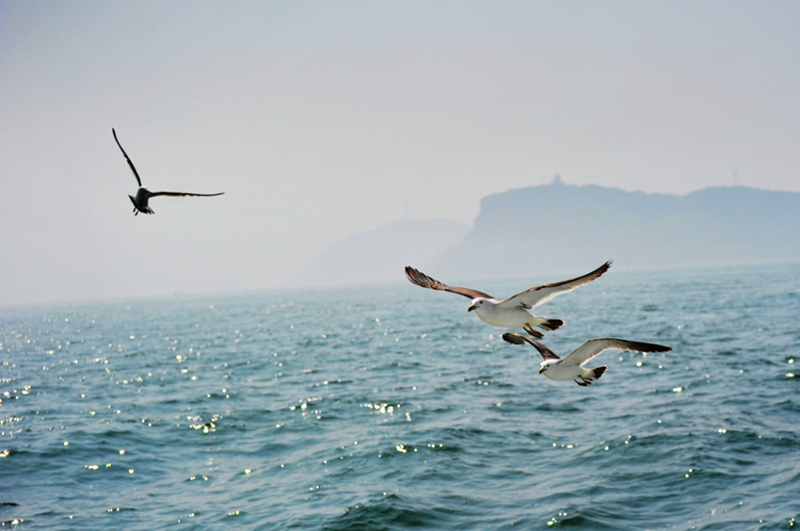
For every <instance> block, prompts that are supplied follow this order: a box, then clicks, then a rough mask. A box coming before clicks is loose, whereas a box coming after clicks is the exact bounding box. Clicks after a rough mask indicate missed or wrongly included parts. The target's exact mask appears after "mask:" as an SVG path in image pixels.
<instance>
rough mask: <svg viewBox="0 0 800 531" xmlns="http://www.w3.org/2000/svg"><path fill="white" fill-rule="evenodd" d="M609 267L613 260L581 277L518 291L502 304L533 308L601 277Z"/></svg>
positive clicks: (524, 308) (525, 308) (501, 304)
mask: <svg viewBox="0 0 800 531" xmlns="http://www.w3.org/2000/svg"><path fill="white" fill-rule="evenodd" d="M609 267H611V260H609V261H608V262H606V263H605V264H603V265H601V266H600V267H598V268H597V269H595V270H594V271H592V272H591V273H587V274H585V275H583V276H581V277H577V278H573V279H570V280H562V281H561V282H553V283H552V284H544V285H542V286H536V287H533V288H530V289H526V290H525V291H523V292H521V293H517V294H516V295H514V296H513V297H509V298H508V299H506V300H504V301H503V302H502V303H500V306H506V307H516V308H522V309H523V310H531V309H533V308H535V307H536V306H539V305H540V304H542V303H545V302H547V301H549V300H550V299H552V298H553V297H557V296H558V295H562V294H564V293H567V292H570V291H572V290H574V289H575V288H577V287H579V286H583V285H584V284H588V283H589V282H591V281H592V280H595V279H597V278H600V276H601V275H602V274H603V273H605V272H606V271H608V268H609Z"/></svg>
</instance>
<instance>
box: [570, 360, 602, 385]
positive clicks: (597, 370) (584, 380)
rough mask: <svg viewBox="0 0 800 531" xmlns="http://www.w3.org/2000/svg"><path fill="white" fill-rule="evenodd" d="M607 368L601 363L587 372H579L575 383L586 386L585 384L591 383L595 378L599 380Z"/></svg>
mask: <svg viewBox="0 0 800 531" xmlns="http://www.w3.org/2000/svg"><path fill="white" fill-rule="evenodd" d="M607 369H608V367H607V366H605V365H601V366H600V367H593V368H591V369H589V374H581V375H580V376H578V379H577V380H575V383H577V384H578V385H582V386H584V387H586V386H587V385H592V382H594V381H595V380H599V379H600V377H601V376H603V375H604V374H605V373H606V370H607Z"/></svg>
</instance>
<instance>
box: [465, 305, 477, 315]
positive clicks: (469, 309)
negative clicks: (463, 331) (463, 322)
mask: <svg viewBox="0 0 800 531" xmlns="http://www.w3.org/2000/svg"><path fill="white" fill-rule="evenodd" d="M475 308H477V306H475V305H474V304H473V305H472V306H470V307H469V308H467V313H469V312H471V311H472V310H474V309H475Z"/></svg>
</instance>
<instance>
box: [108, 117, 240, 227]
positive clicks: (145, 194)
mask: <svg viewBox="0 0 800 531" xmlns="http://www.w3.org/2000/svg"><path fill="white" fill-rule="evenodd" d="M111 132H112V133H113V134H114V140H115V141H116V142H117V145H118V146H119V149H120V151H122V154H123V155H125V160H127V161H128V166H130V167H131V170H133V175H134V176H135V177H136V182H137V183H139V190H138V191H137V192H136V197H133V196H132V195H129V196H128V197H130V198H131V203H133V215H134V216H137V215H139V212H141V213H142V214H155V212H153V209H151V208H150V207H149V206H148V205H147V203H148V201H150V198H151V197H155V196H157V195H171V196H175V197H183V196H187V195H191V196H199V197H212V196H215V195H222V194H224V193H225V192H217V193H216V194H194V193H191V192H151V191H150V190H148V189H147V188H145V187H144V186H142V180H141V179H140V178H139V172H137V171H136V167H134V165H133V162H131V159H130V157H128V154H127V153H125V150H124V149H122V144H120V143H119V140H117V132H116V131H114V128H113V127H112V128H111Z"/></svg>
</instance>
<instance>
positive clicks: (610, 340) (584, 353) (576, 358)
mask: <svg viewBox="0 0 800 531" xmlns="http://www.w3.org/2000/svg"><path fill="white" fill-rule="evenodd" d="M611 348H618V349H622V350H635V351H636V352H666V351H668V350H672V347H667V346H665V345H657V344H655V343H643V342H642V341H628V340H627V339H617V338H614V337H601V338H597V339H590V340H588V341H586V342H585V343H584V344H583V345H581V346H579V347H578V348H576V349H575V350H573V351H572V353H571V354H570V355H569V356H567V357H565V358H564V360H563V361H562V362H561V363H562V365H575V366H578V367H579V366H581V365H583V364H584V363H586V362H587V361H589V360H590V359H592V358H594V357H595V356H597V355H598V354H600V353H601V352H603V351H604V350H608V349H611Z"/></svg>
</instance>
